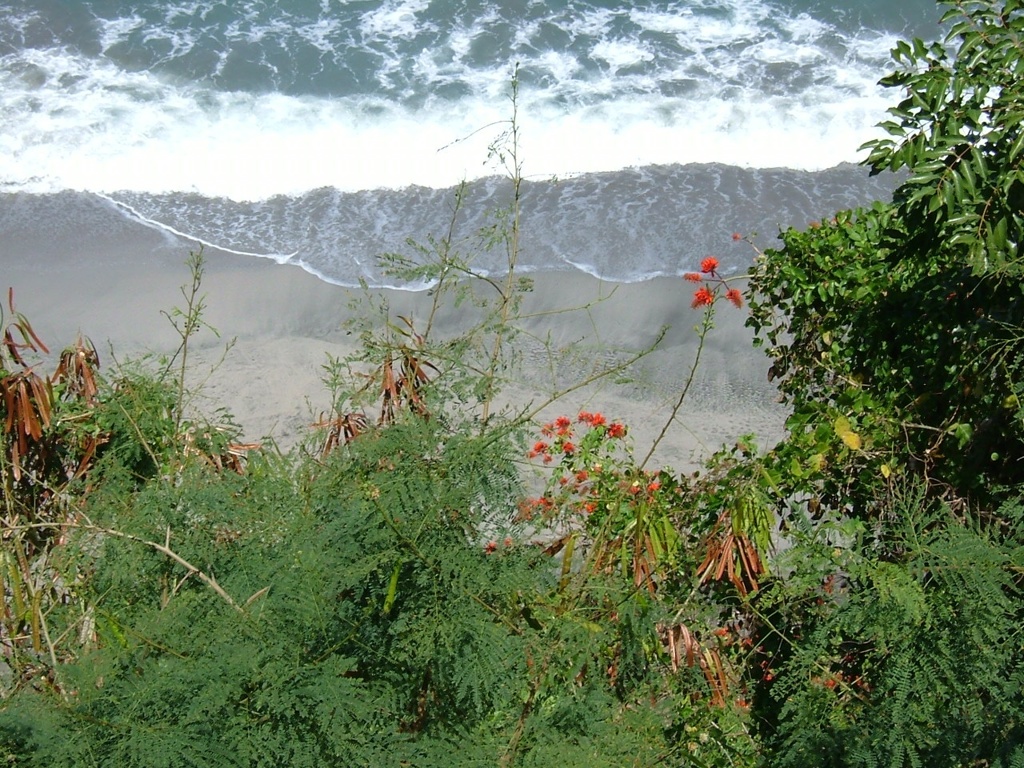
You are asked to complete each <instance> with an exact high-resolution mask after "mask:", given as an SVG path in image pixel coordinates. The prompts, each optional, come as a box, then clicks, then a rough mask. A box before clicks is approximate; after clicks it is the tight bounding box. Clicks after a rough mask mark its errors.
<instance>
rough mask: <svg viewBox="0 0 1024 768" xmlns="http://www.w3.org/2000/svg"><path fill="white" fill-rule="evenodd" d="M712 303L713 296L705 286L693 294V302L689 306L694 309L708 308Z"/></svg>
mask: <svg viewBox="0 0 1024 768" xmlns="http://www.w3.org/2000/svg"><path fill="white" fill-rule="evenodd" d="M714 303H715V294H713V293H712V292H711V291H710V290H709V289H708V288H707V287H706V286H701V287H700V288H698V289H697V290H696V292H695V293H694V294H693V302H692V303H691V304H690V306H691V307H693V308H694V309H696V308H697V307H710V306H711V305H712V304H714Z"/></svg>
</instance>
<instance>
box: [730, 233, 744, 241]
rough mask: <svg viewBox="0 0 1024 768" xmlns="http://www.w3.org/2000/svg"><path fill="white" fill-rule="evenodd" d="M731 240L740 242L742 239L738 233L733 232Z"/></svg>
mask: <svg viewBox="0 0 1024 768" xmlns="http://www.w3.org/2000/svg"><path fill="white" fill-rule="evenodd" d="M732 239H733V240H742V239H743V235H741V234H740V233H739V232H733V233H732Z"/></svg>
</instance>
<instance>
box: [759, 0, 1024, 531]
mask: <svg viewBox="0 0 1024 768" xmlns="http://www.w3.org/2000/svg"><path fill="white" fill-rule="evenodd" d="M940 5H941V6H944V7H945V8H946V9H947V10H946V12H945V13H944V15H943V21H944V23H945V24H947V25H948V29H949V33H948V36H947V38H946V39H945V41H944V42H942V43H932V44H926V43H924V42H922V41H920V40H914V41H913V42H910V43H907V42H901V43H899V45H898V46H897V47H896V49H895V50H894V52H893V55H894V58H895V63H896V65H897V70H896V71H895V72H894V73H893V74H891V75H889V76H888V77H886V78H885V79H884V80H883V81H882V82H883V83H884V84H885V85H887V86H889V87H892V88H899V89H901V90H902V91H903V93H904V97H903V99H902V100H901V101H900V102H899V104H898V105H897V106H895V107H893V108H892V109H891V110H890V114H891V119H889V120H887V121H886V122H884V123H883V124H882V127H883V128H884V129H885V130H886V132H887V133H888V136H887V137H886V138H882V139H878V140H875V141H872V142H869V143H868V144H867V145H866V147H868V148H870V150H871V152H870V155H869V156H868V160H867V162H868V163H869V164H870V166H871V168H872V170H873V171H874V172H881V171H883V170H891V171H897V172H900V173H902V174H904V178H903V181H902V183H901V184H900V185H899V187H898V188H897V190H896V192H895V194H894V197H893V200H892V202H891V203H887V204H883V203H876V204H875V205H874V206H872V207H870V208H866V209H861V210H856V211H844V212H841V213H839V214H837V215H836V216H835V217H833V218H832V219H831V220H830V221H827V222H825V223H823V224H821V225H817V226H813V227H811V228H810V229H807V230H805V231H798V230H796V229H790V230H788V231H786V232H784V233H783V234H782V241H783V247H782V248H780V249H778V250H771V251H768V252H766V253H764V254H763V255H762V256H761V257H760V258H759V259H758V261H757V264H756V268H755V271H754V277H753V280H752V288H753V294H754V296H753V299H752V301H751V306H752V314H751V319H750V324H751V325H752V326H753V327H754V328H755V329H756V330H757V331H758V332H759V334H760V337H761V340H762V342H766V343H767V346H768V351H769V354H770V356H771V357H772V359H773V367H772V375H774V376H777V377H779V379H780V389H781V391H782V393H783V395H784V397H785V398H786V399H787V400H788V402H789V403H790V404H791V405H792V406H793V414H792V416H791V418H790V420H789V424H788V427H789V432H790V439H789V441H788V443H787V444H786V450H784V451H782V455H781V456H780V458H781V459H782V460H783V461H784V465H785V469H786V475H787V477H788V479H789V480H790V481H791V488H790V490H801V491H806V492H810V493H812V494H815V503H819V502H821V503H824V504H825V505H826V506H835V507H845V506H847V505H849V504H851V503H852V504H854V505H857V506H859V508H860V509H862V510H863V511H864V513H865V514H868V515H870V514H871V504H870V499H871V496H872V494H873V493H874V491H873V489H876V488H878V487H880V486H883V485H884V484H885V483H886V482H888V480H889V479H890V476H891V475H892V474H893V473H896V472H900V471H905V472H910V473H913V474H915V475H919V476H923V477H926V478H928V479H929V481H930V482H931V487H932V489H933V490H937V491H941V492H944V493H946V494H947V496H948V497H949V498H950V500H951V502H953V503H954V506H955V505H957V504H960V503H963V502H965V501H968V500H971V499H973V500H975V501H977V502H978V503H985V502H986V500H995V499H998V498H1000V497H1001V496H1002V494H1003V493H1004V489H1006V488H1010V487H1012V486H1014V485H1016V484H1018V483H1020V482H1021V481H1024V461H1022V460H1021V454H1022V448H1024V410H1022V408H1021V396H1022V394H1024V393H1022V388H1024V381H1022V371H1024V368H1022V365H1024V331H1022V328H1021V325H1022V321H1024V284H1022V283H1021V281H1020V275H1021V271H1022V265H1024V262H1022V261H1021V258H1020V253H1019V246H1020V240H1021V234H1022V225H1024V213H1022V206H1024V169H1022V166H1021V162H1022V159H1024V152H1022V148H1024V131H1022V127H1021V123H1022V121H1024V90H1022V83H1024V77H1022V74H1024V39H1022V35H1024V14H1022V10H1021V5H1020V3H1019V2H1016V0H1010V1H1009V2H995V1H994V0H979V1H977V2H951V1H949V0H943V1H942V2H940Z"/></svg>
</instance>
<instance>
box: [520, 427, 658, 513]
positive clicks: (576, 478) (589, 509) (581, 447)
mask: <svg viewBox="0 0 1024 768" xmlns="http://www.w3.org/2000/svg"><path fill="white" fill-rule="evenodd" d="M541 434H542V436H543V438H544V439H541V440H538V441H537V442H535V443H534V444H533V447H532V448H531V449H530V450H529V451H527V454H526V455H527V458H530V459H540V460H541V461H543V462H544V463H545V464H552V463H557V465H558V467H559V471H560V474H559V475H557V476H556V477H554V478H552V480H553V481H554V482H553V483H552V485H551V486H550V487H549V490H548V491H546V492H545V493H544V494H543V495H542V496H540V497H539V498H532V499H527V500H525V501H523V502H522V503H520V505H519V515H518V518H519V519H520V520H533V519H534V518H536V517H539V518H541V519H551V518H552V517H554V516H555V515H557V514H559V513H560V512H573V511H575V512H576V513H578V514H580V515H582V516H584V517H585V518H589V517H590V516H591V515H594V514H595V513H598V512H600V513H602V516H603V514H605V513H607V512H608V510H610V509H613V507H615V508H617V506H616V505H617V504H618V503H620V502H619V501H615V500H616V499H618V500H620V501H622V502H625V501H627V500H628V503H629V504H634V503H642V502H645V501H646V500H650V499H652V498H654V496H655V495H657V494H659V492H660V491H662V482H663V478H662V476H661V475H659V474H652V473H643V472H640V473H638V472H636V471H629V472H628V473H627V472H624V471H623V470H622V469H621V468H620V467H619V466H618V462H617V460H615V459H614V458H612V456H613V454H614V452H615V449H614V448H613V447H612V444H613V442H614V441H616V440H622V439H623V438H625V437H626V434H627V430H626V426H625V425H624V424H622V423H621V422H618V421H609V420H608V419H607V418H605V416H604V414H602V413H591V412H589V411H581V412H580V413H579V415H578V416H577V417H576V419H575V420H572V419H570V418H569V417H566V416H561V417H559V418H557V419H555V420H554V421H551V422H549V423H547V424H545V425H544V426H543V427H541Z"/></svg>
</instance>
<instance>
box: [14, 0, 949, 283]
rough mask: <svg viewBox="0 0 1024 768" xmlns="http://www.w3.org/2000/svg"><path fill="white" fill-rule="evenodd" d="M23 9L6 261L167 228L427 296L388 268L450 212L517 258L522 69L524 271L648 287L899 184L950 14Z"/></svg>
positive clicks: (869, 4)
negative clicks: (513, 225) (906, 124)
mask: <svg viewBox="0 0 1024 768" xmlns="http://www.w3.org/2000/svg"><path fill="white" fill-rule="evenodd" d="M4 6H5V7H4V9H3V12H2V13H0V260H2V259H3V258H4V251H5V250H6V251H7V257H6V258H8V259H13V258H17V259H28V258H31V254H30V253H27V252H23V251H22V250H18V248H17V247H16V246H15V245H14V244H13V243H14V242H15V241H16V240H18V241H19V242H33V243H38V242H42V241H44V240H45V239H46V238H47V237H52V238H54V239H55V240H56V241H60V242H74V241H75V240H76V239H78V240H83V239H88V238H90V237H93V236H97V237H98V236H104V235H109V232H110V231H111V230H112V229H116V230H117V231H118V232H124V233H126V234H125V235H124V236H125V237H129V238H130V237H132V236H133V235H132V233H133V232H134V233H136V234H137V235H140V233H142V232H143V231H146V232H148V233H149V234H150V235H151V234H152V231H154V230H155V231H158V232H161V233H164V234H165V235H166V236H167V237H168V238H171V239H176V241H178V242H180V241H181V240H184V241H187V242H189V243H203V244H206V245H209V246H212V247H216V248H219V249H223V250H227V251H232V252H236V253H239V254H244V255H251V256H252V257H253V258H269V259H273V260H276V261H278V262H281V263H294V264H298V265H300V266H302V267H303V268H305V269H306V270H308V271H309V272H311V273H313V274H315V275H317V276H318V277H320V278H321V279H323V280H325V281H327V282H331V283H337V284H339V285H355V284H358V283H359V282H360V281H365V282H367V283H369V284H371V285H375V286H390V287H397V288H407V289H421V288H424V287H425V286H424V285H421V284H403V283H399V282H396V281H395V278H393V277H391V276H390V275H388V274H386V273H385V272H384V271H383V270H382V269H381V266H380V264H379V262H378V257H379V256H380V255H381V254H383V253H400V254H402V255H404V256H407V257H409V258H414V259H415V258H419V256H418V251H417V249H416V248H415V247H413V246H411V245H410V244H409V241H410V239H412V240H413V241H416V242H419V243H424V242H426V241H427V240H429V238H431V237H434V238H437V237H442V236H444V235H445V234H446V233H447V232H448V230H449V227H450V226H451V225H452V222H453V216H454V224H455V232H456V236H457V238H456V239H457V241H458V246H459V248H460V250H461V251H462V252H464V253H465V254H466V255H467V257H471V258H472V263H473V265H474V268H476V269H478V270H480V271H482V272H494V271H500V270H501V269H502V263H503V257H502V255H501V254H500V253H498V252H496V251H495V250H493V249H492V250H490V251H489V250H488V249H487V248H486V246H485V244H484V240H485V237H484V236H483V235H481V234H480V233H481V230H482V229H484V228H486V227H487V226H488V225H489V224H491V223H493V221H494V219H493V212H494V211H495V210H497V209H500V208H501V207H502V206H504V205H506V204H507V201H508V195H509V189H510V183H509V180H508V178H507V174H506V165H507V162H508V159H509V149H510V146H509V144H508V143H507V140H506V141H505V142H504V143H503V141H502V137H503V135H506V133H507V129H508V127H509V121H510V119H511V118H512V115H513V103H512V100H511V93H512V84H513V78H515V80H516V84H517V98H516V103H515V109H516V125H517V128H518V136H519V142H518V145H517V154H516V157H517V159H518V160H519V162H520V164H521V172H522V177H523V179H524V180H525V181H524V184H523V187H522V191H523V196H522V205H523V208H522V210H523V214H522V231H523V238H522V252H521V259H520V265H519V267H520V269H521V270H523V271H525V272H541V271H565V270H579V271H582V272H586V273H589V274H592V275H595V276H598V277H600V278H603V279H606V280H609V281H616V282H626V283H629V282H639V281H642V280H646V279H649V278H653V277H658V276H665V275H677V274H681V273H683V272H686V271H689V270H691V269H693V267H694V265H695V264H696V263H697V262H698V261H699V260H700V258H702V257H703V256H705V255H708V254H712V253H714V254H716V255H720V257H721V258H722V259H723V262H724V263H725V266H726V270H727V271H736V270H741V269H743V268H744V267H745V261H749V256H750V252H749V250H745V251H743V252H742V253H740V252H738V251H737V250H735V249H734V248H731V247H730V244H731V237H732V233H733V232H741V233H743V234H745V235H754V234H755V233H756V235H755V237H756V238H759V242H762V243H764V244H770V243H771V241H772V239H773V238H774V237H775V236H776V235H777V234H778V232H779V229H780V228H784V227H787V226H791V225H793V226H804V225H806V224H807V223H808V222H809V221H811V220H813V219H819V218H822V217H824V216H828V215H830V214H831V213H832V212H833V211H835V210H837V209H840V208H847V207H853V206H856V205H860V204H864V203H867V202H870V201H871V200H873V199H877V198H881V197H886V196H887V195H888V194H890V192H891V189H892V185H893V179H892V178H890V177H887V176H885V175H881V176H876V177H869V175H868V173H867V171H866V170H865V169H864V168H863V167H861V166H859V165H857V164H856V163H857V161H858V160H859V159H861V158H862V156H863V155H862V153H860V152H859V150H858V148H859V146H860V145H861V144H862V143H863V142H865V141H867V140H868V139H871V138H873V137H875V136H877V135H879V134H878V129H877V128H876V124H877V123H878V122H879V121H880V120H882V119H883V118H884V116H885V110H886V108H887V107H888V106H891V105H892V104H894V103H895V101H896V98H897V96H898V94H894V93H887V92H886V91H885V89H883V88H881V87H880V86H879V85H878V84H877V83H878V80H879V78H881V77H882V76H883V75H884V74H886V73H887V72H888V70H889V67H890V60H889V51H890V49H891V48H892V47H893V46H894V45H895V43H896V41H897V40H898V39H901V38H906V37H912V36H920V37H924V38H926V39H934V38H935V37H937V35H938V34H939V29H938V17H939V9H938V7H937V6H936V4H935V3H934V2H933V1H932V0H887V1H886V0H840V2H819V1H818V0H675V1H669V0H649V1H645V2H635V3H620V2H613V1H612V0H591V1H586V0H558V2H535V1H534V0H511V1H510V2H502V3H498V2H486V1H483V0H462V1H459V2H455V1H451V2H441V1H440V0H280V1H278V2H270V1H269V0H229V1H227V0H225V1H223V2H215V1H213V0H159V2H157V0H6V2H5V4H4ZM502 158H504V160H505V164H504V165H503V163H502ZM463 182H465V184H466V186H465V191H464V194H463V196H462V202H461V204H460V206H459V208H458V212H457V215H455V214H453V210H454V209H455V207H456V205H455V201H456V193H455V189H456V188H457V187H458V185H460V184H461V183H463ZM58 203H59V204H58ZM97 211H99V212H100V213H99V214H97ZM26 233H30V234H31V236H27V235H26ZM140 242H143V240H142V238H141V235H140ZM147 242H148V241H147Z"/></svg>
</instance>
